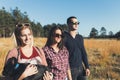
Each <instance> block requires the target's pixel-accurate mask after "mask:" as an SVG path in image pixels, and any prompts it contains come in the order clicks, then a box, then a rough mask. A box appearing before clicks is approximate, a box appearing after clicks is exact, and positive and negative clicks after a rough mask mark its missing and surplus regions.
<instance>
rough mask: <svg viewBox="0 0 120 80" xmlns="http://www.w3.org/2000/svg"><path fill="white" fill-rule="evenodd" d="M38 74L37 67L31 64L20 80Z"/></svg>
mask: <svg viewBox="0 0 120 80" xmlns="http://www.w3.org/2000/svg"><path fill="white" fill-rule="evenodd" d="M36 73H38V70H37V67H36V66H35V65H33V64H29V65H28V66H27V67H26V69H25V71H24V72H23V73H22V75H21V76H20V78H19V79H18V80H22V79H24V78H25V77H28V76H31V75H33V74H36Z"/></svg>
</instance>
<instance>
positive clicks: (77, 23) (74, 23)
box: [70, 22, 80, 25]
mask: <svg viewBox="0 0 120 80" xmlns="http://www.w3.org/2000/svg"><path fill="white" fill-rule="evenodd" d="M70 24H72V25H79V24H80V22H70Z"/></svg>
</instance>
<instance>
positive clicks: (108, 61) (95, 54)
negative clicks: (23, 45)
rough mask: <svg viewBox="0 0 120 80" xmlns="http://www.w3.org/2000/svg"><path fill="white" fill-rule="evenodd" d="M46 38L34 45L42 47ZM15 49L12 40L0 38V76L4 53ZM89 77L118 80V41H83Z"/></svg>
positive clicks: (119, 59) (91, 78)
mask: <svg viewBox="0 0 120 80" xmlns="http://www.w3.org/2000/svg"><path fill="white" fill-rule="evenodd" d="M45 42H46V38H35V39H34V45H35V46H38V47H43V46H44V45H45ZM13 47H15V43H14V40H13V38H12V37H11V38H0V62H1V64H0V74H1V72H2V69H3V66H4V60H5V56H6V53H7V52H8V51H9V50H10V49H12V48H13ZM85 47H86V50H87V53H88V60H89V63H90V70H91V75H90V77H89V80H120V41H118V40H108V39H107V40H105V39H104V40H103V39H85Z"/></svg>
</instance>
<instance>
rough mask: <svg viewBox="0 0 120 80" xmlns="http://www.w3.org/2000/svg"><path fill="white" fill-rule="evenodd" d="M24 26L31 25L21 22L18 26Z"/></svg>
mask: <svg viewBox="0 0 120 80" xmlns="http://www.w3.org/2000/svg"><path fill="white" fill-rule="evenodd" d="M22 26H30V24H29V23H20V24H17V25H16V27H22Z"/></svg>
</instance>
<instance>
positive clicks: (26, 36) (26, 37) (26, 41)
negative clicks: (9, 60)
mask: <svg viewBox="0 0 120 80" xmlns="http://www.w3.org/2000/svg"><path fill="white" fill-rule="evenodd" d="M20 40H21V42H22V45H24V46H25V45H31V44H32V42H33V35H32V33H31V31H30V29H29V28H26V29H23V30H22V31H21V35H20Z"/></svg>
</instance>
